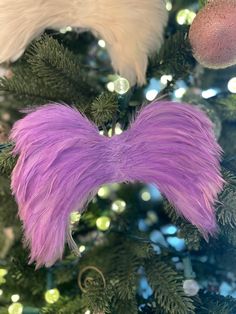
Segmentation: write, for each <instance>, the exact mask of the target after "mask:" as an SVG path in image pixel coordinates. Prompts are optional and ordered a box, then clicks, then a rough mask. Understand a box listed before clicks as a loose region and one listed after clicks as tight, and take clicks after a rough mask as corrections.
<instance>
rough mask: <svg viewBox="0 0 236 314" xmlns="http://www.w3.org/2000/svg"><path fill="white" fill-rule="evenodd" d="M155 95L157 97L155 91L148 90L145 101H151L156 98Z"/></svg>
mask: <svg viewBox="0 0 236 314" xmlns="http://www.w3.org/2000/svg"><path fill="white" fill-rule="evenodd" d="M157 95H158V91H157V90H156V89H150V90H149V91H147V93H146V99H147V100H149V101H152V100H154V99H155V98H156V97H157Z"/></svg>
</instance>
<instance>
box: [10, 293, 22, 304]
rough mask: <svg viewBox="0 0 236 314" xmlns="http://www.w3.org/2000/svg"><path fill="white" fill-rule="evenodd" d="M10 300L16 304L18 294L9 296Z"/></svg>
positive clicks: (18, 297) (18, 298)
mask: <svg viewBox="0 0 236 314" xmlns="http://www.w3.org/2000/svg"><path fill="white" fill-rule="evenodd" d="M11 300H12V302H14V303H16V302H18V301H19V300H20V296H19V294H13V295H12V296H11Z"/></svg>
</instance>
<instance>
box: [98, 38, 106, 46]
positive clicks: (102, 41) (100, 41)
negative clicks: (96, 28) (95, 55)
mask: <svg viewBox="0 0 236 314" xmlns="http://www.w3.org/2000/svg"><path fill="white" fill-rule="evenodd" d="M98 45H99V46H100V47H101V48H105V47H106V42H105V41H104V40H103V39H100V40H99V41H98Z"/></svg>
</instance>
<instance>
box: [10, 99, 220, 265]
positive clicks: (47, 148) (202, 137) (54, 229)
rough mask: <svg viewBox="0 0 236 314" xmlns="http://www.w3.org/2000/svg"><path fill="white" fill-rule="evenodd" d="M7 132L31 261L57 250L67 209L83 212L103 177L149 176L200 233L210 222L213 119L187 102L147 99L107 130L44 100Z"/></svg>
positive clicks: (216, 153) (215, 183) (215, 174)
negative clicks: (109, 133) (124, 126)
mask: <svg viewBox="0 0 236 314" xmlns="http://www.w3.org/2000/svg"><path fill="white" fill-rule="evenodd" d="M11 139H12V140H13V141H14V142H15V149H14V154H18V155H19V159H18V162H17V165H16V167H15V169H14V171H13V174H12V191H13V193H14V195H15V197H16V200H17V202H18V205H19V215H20V218H21V220H22V221H23V224H24V229H25V238H26V241H27V243H28V245H29V246H30V248H31V260H30V262H33V261H36V262H37V266H42V265H44V264H45V265H46V266H51V265H52V264H54V263H55V261H56V260H58V259H60V258H62V255H63V250H64V243H65V241H66V240H67V241H68V242H69V243H70V242H71V240H70V237H69V236H68V234H69V217H70V213H71V212H73V211H75V210H77V211H79V212H83V211H84V210H85V207H86V204H87V203H88V201H89V200H90V199H91V198H92V197H93V196H94V195H95V194H96V193H97V191H98V189H99V187H100V186H101V185H104V184H109V183H114V182H116V183H120V182H135V181H139V182H143V183H153V184H155V185H156V186H157V187H158V188H159V190H160V191H161V192H162V193H163V195H165V196H166V197H167V199H168V200H169V202H170V203H171V204H173V205H174V206H175V208H176V210H177V211H178V213H179V214H180V215H182V216H184V217H185V218H186V219H187V220H189V221H190V222H191V223H192V224H194V225H195V226H196V227H197V228H198V229H199V230H200V231H201V232H202V233H203V234H204V236H207V235H208V234H214V233H215V232H216V230H217V225H216V221H215V214H214V207H213V205H214V202H215V201H216V199H217V194H218V193H219V192H220V191H221V189H222V186H223V183H224V180H223V179H222V177H221V174H220V164H219V160H220V155H221V149H220V147H219V145H218V144H217V142H216V140H215V138H214V134H213V130H212V123H211V122H210V120H209V119H208V118H207V117H206V116H205V114H203V113H202V112H201V111H199V110H198V109H196V108H194V107H193V106H190V105H185V104H178V103H172V102H167V101H162V102H156V103H152V104H150V105H148V106H147V107H145V108H143V109H142V110H141V111H140V113H139V114H138V116H137V118H136V120H135V121H134V122H133V123H132V125H131V126H130V128H129V129H128V130H127V131H125V132H123V133H122V134H121V135H117V136H113V137H112V138H108V137H105V136H102V135H100V134H99V131H98V129H97V127H96V126H95V125H93V124H92V123H91V122H90V121H89V120H87V119H86V118H85V117H84V116H82V115H81V114H80V113H79V112H78V111H77V110H75V109H73V108H70V107H68V106H65V105H60V104H49V105H46V106H43V107H40V108H38V109H37V110H36V111H33V112H31V113H29V114H28V115H27V116H26V117H25V118H23V119H21V120H19V121H18V122H16V123H15V125H14V128H13V130H12V134H11Z"/></svg>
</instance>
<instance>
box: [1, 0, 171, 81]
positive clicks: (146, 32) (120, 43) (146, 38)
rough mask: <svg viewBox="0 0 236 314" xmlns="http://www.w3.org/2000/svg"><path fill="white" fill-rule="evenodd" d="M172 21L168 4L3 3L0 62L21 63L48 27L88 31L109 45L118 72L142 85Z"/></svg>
mask: <svg viewBox="0 0 236 314" xmlns="http://www.w3.org/2000/svg"><path fill="white" fill-rule="evenodd" d="M167 17H168V14H167V11H166V8H165V2H164V0H119V1H117V0H69V1H65V0H0V63H2V62H5V61H12V62H13V61H15V60H17V59H18V58H19V57H20V56H21V54H22V53H23V52H24V50H25V49H26V47H27V45H28V44H29V43H30V42H31V41H32V40H33V39H34V38H36V37H37V36H38V35H40V34H41V33H42V32H43V31H44V30H45V29H46V28H49V29H56V30H58V29H60V28H63V27H66V26H71V27H73V28H86V29H90V30H91V31H92V32H93V33H94V34H95V35H96V36H99V37H101V38H102V39H104V40H105V41H106V43H107V49H108V52H109V54H110V57H111V61H112V65H113V67H114V69H115V70H116V71H117V72H118V73H119V74H120V75H121V76H123V77H126V78H127V79H128V80H129V81H130V83H131V84H135V83H136V82H138V84H140V85H142V84H144V83H145V74H146V69H147V62H148V57H149V56H151V55H152V54H153V53H155V52H157V51H158V50H159V49H160V47H161V44H162V40H163V31H164V27H165V25H166V23H167Z"/></svg>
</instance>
